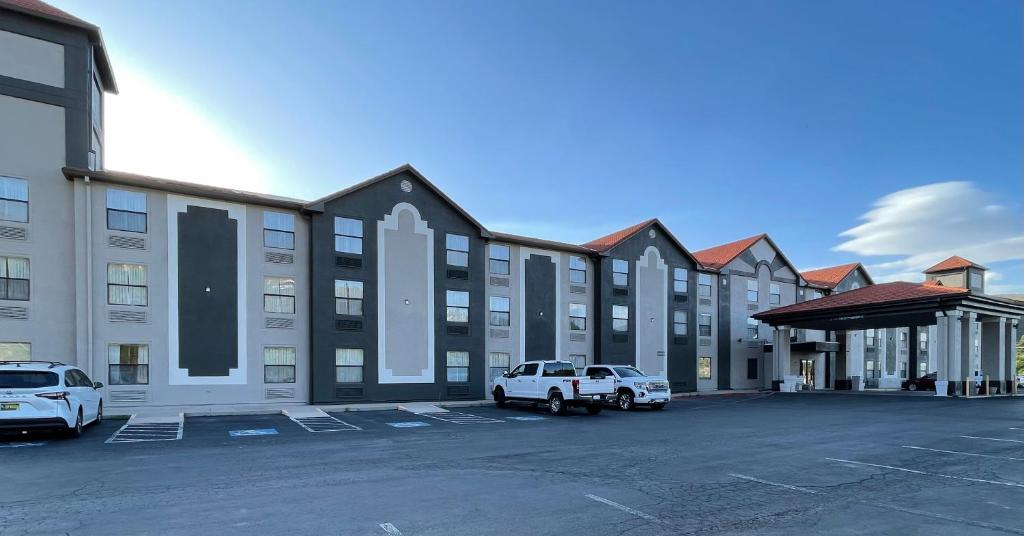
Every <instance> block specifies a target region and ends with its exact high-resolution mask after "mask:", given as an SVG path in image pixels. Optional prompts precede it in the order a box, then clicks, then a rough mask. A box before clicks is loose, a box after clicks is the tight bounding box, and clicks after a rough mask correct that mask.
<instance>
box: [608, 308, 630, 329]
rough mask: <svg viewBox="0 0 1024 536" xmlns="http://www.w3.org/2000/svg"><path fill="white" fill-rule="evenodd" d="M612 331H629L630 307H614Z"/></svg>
mask: <svg viewBox="0 0 1024 536" xmlns="http://www.w3.org/2000/svg"><path fill="white" fill-rule="evenodd" d="M612 331H618V332H620V333H625V332H627V331H629V306H626V305H613V306H612Z"/></svg>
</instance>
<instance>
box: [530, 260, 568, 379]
mask: <svg viewBox="0 0 1024 536" xmlns="http://www.w3.org/2000/svg"><path fill="white" fill-rule="evenodd" d="M524 265H525V268H524V274H523V279H524V281H525V283H524V284H525V294H526V305H525V307H526V308H525V310H524V311H525V316H526V321H525V326H524V327H525V328H526V332H525V336H526V355H525V356H523V357H524V360H527V361H528V360H531V359H557V358H560V357H562V356H556V355H555V329H556V328H555V326H556V321H557V320H558V319H557V310H556V303H555V300H556V297H557V295H558V288H557V286H556V284H557V279H556V277H557V275H556V272H555V264H554V263H553V262H551V257H549V256H547V255H536V254H534V255H530V257H529V258H528V259H526V260H525V261H524Z"/></svg>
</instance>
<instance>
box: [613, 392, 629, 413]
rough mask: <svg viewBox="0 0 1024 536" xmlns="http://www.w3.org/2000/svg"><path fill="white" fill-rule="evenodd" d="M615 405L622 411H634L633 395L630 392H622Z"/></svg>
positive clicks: (616, 398)
mask: <svg viewBox="0 0 1024 536" xmlns="http://www.w3.org/2000/svg"><path fill="white" fill-rule="evenodd" d="M615 403H616V404H618V406H619V409H621V410H622V411H630V410H632V409H633V393H631V392H629V391H622V392H620V393H619V396H617V397H615Z"/></svg>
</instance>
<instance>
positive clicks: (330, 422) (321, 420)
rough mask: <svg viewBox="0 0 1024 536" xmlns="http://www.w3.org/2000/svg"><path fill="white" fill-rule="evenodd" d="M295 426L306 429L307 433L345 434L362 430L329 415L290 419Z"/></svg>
mask: <svg viewBox="0 0 1024 536" xmlns="http://www.w3.org/2000/svg"><path fill="white" fill-rule="evenodd" d="M291 420H292V421H294V422H295V424H297V425H299V426H301V427H303V428H305V429H306V431H307V432H314V433H316V432H347V431H352V430H362V428H360V427H358V426H356V425H354V424H349V423H347V422H345V421H343V420H340V419H336V418H334V417H332V416H330V415H326V416H324V417H291Z"/></svg>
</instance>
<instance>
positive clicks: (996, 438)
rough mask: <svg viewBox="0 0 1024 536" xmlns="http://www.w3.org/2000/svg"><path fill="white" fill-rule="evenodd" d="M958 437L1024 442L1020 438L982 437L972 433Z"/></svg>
mask: <svg viewBox="0 0 1024 536" xmlns="http://www.w3.org/2000/svg"><path fill="white" fill-rule="evenodd" d="M960 437H963V438H966V439H984V440H986V441H1004V442H1006V443H1024V441H1022V440H1020V439H1002V438H998V437H983V436H973V435H962V436H960Z"/></svg>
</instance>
